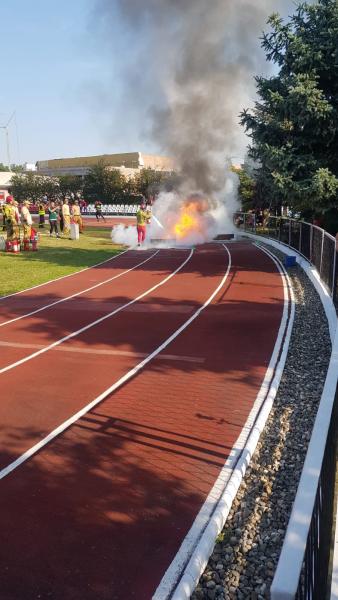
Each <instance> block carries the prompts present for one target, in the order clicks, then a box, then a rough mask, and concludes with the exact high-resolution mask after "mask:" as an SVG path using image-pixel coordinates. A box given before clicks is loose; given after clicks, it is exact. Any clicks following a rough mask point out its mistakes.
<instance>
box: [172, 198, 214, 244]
mask: <svg viewBox="0 0 338 600" xmlns="http://www.w3.org/2000/svg"><path fill="white" fill-rule="evenodd" d="M207 210H208V203H207V201H201V199H200V198H199V199H191V200H187V201H186V202H185V203H184V204H183V205H182V206H181V208H180V212H179V218H178V221H176V222H175V224H174V226H173V233H174V236H175V237H176V239H178V240H182V239H184V238H187V237H189V236H190V235H192V234H196V233H197V234H198V233H200V234H203V232H204V223H203V214H204V213H205V212H206V211H207Z"/></svg>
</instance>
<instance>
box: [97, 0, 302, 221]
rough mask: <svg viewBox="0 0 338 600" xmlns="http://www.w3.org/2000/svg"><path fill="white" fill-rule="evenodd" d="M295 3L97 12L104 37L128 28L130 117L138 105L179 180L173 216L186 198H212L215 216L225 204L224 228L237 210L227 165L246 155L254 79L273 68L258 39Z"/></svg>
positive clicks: (121, 0)
mask: <svg viewBox="0 0 338 600" xmlns="http://www.w3.org/2000/svg"><path fill="white" fill-rule="evenodd" d="M290 5H291V2H290V3H289V2H287V1H286V0H236V2H234V0H100V2H99V4H98V12H97V15H99V16H100V19H101V24H103V29H102V30H104V31H105V32H106V35H107V34H108V35H109V34H110V35H111V32H112V29H113V28H114V24H116V22H118V23H119V24H121V23H122V26H123V32H124V38H125V46H124V49H123V59H122V61H121V62H122V64H123V80H124V83H125V95H124V111H125V112H126V113H128V112H129V113H130V114H132V113H133V112H134V110H135V106H136V107H137V111H138V115H139V127H141V123H142V122H143V121H144V120H147V122H148V124H149V127H148V132H149V135H150V137H151V138H152V140H154V141H155V142H156V144H157V147H158V148H159V149H160V151H161V152H162V153H165V154H166V155H168V156H171V157H173V159H174V160H175V163H176V166H177V170H178V171H179V172H180V173H181V176H182V177H181V185H180V187H179V189H178V190H177V192H178V195H176V196H175V203H174V210H177V207H178V206H179V198H180V197H182V198H184V196H185V195H187V194H189V193H200V194H202V195H204V196H207V197H208V198H209V199H210V208H211V209H212V210H213V211H214V212H215V211H216V213H217V209H218V208H219V204H220V203H223V204H224V201H225V203H226V204H227V207H228V210H227V211H223V215H224V216H223V218H222V219H221V217H220V216H219V215H218V221H219V222H220V221H221V223H220V225H219V228H220V229H224V224H225V222H226V219H227V217H226V212H227V213H231V212H233V211H234V210H235V209H236V184H235V183H234V181H233V176H232V175H231V174H230V173H229V171H228V172H227V170H226V163H228V164H230V162H231V161H232V162H235V163H236V162H237V163H238V162H239V160H240V159H239V157H243V156H244V153H245V148H246V146H247V143H248V140H247V138H246V137H245V134H244V132H243V130H242V128H241V126H240V125H239V113H240V111H241V110H242V109H243V108H244V107H247V106H250V105H252V103H253V101H254V98H255V81H254V75H256V74H260V73H263V72H265V73H266V71H267V70H268V67H267V64H266V61H265V56H264V53H263V51H262V50H261V48H260V42H259V37H260V35H261V33H262V31H263V29H264V27H265V24H266V20H267V17H268V16H269V15H270V14H271V13H272V12H276V11H277V10H278V9H280V8H283V9H284V11H285V10H287V8H288V7H289V6H290ZM112 43H113V42H112ZM142 111H143V113H142ZM142 116H143V118H142ZM163 205H164V206H166V205H168V197H166V198H164V199H163ZM219 212H220V211H218V213H219ZM221 212H222V211H221ZM228 220H229V221H230V219H228Z"/></svg>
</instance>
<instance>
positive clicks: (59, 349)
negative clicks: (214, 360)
mask: <svg viewBox="0 0 338 600" xmlns="http://www.w3.org/2000/svg"><path fill="white" fill-rule="evenodd" d="M2 346H4V347H5V348H27V349H29V350H39V349H40V348H44V346H43V345H42V344H21V343H20V342H2V341H0V347H2ZM55 351H56V352H73V353H74V354H94V355H97V356H126V357H130V358H145V357H146V356H148V355H147V354H146V353H145V352H128V351H127V350H106V349H104V348H97V349H95V348H82V347H79V346H70V347H68V346H58V347H57V348H55ZM157 358H158V359H159V360H174V361H180V362H191V363H200V364H202V363H204V362H205V358H199V357H198V356H180V355H178V354H162V355H161V356H158V357H157Z"/></svg>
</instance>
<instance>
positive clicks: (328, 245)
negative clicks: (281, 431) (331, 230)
mask: <svg viewBox="0 0 338 600" xmlns="http://www.w3.org/2000/svg"><path fill="white" fill-rule="evenodd" d="M234 221H235V224H236V226H237V227H238V228H239V229H241V230H244V231H246V232H251V233H255V234H257V235H260V236H264V237H268V238H272V239H274V240H277V241H279V242H281V243H283V244H286V245H287V246H289V247H290V248H293V249H294V250H296V251H297V252H299V253H300V254H301V255H302V256H303V257H304V258H306V259H307V260H308V261H309V263H311V264H312V265H313V266H314V267H315V268H316V269H317V271H318V274H319V276H320V278H321V280H322V282H323V283H324V284H325V287H326V289H327V290H328V292H329V293H330V295H331V297H332V299H333V301H334V303H335V307H336V311H338V302H337V300H338V268H337V264H338V261H337V241H336V239H335V238H334V237H333V236H331V235H330V234H328V233H327V232H325V231H324V230H323V229H321V228H320V227H317V226H316V225H312V224H310V223H305V222H303V221H298V220H296V219H289V218H283V217H270V216H269V217H267V218H265V220H264V221H263V223H260V224H259V225H258V224H257V223H256V218H255V215H253V214H250V213H249V214H245V213H236V215H235V216H234ZM333 344H334V345H333V355H332V356H335V357H336V358H335V359H334V361H333V364H331V366H330V367H329V372H328V378H327V380H326V383H325V388H324V392H323V396H322V399H321V403H320V407H319V410H318V415H317V419H316V423H315V426H314V430H313V433H312V436H311V441H310V444H309V449H308V453H307V457H306V461H305V465H304V468H303V472H302V477H301V481H300V484H299V487H298V491H297V496H296V499H295V502H294V507H293V511H292V514H291V517H290V522H289V525H288V530H287V533H286V538H285V541H284V545H283V549H282V553H281V557H280V560H279V564H278V568H277V572H276V575H275V578H274V581H273V584H272V588H271V598H272V600H326V599H327V598H328V597H329V559H330V543H331V540H332V525H333V511H334V493H335V475H336V453H337V438H338V388H337V387H336V386H337V372H338V364H337V345H338V334H337V333H336V337H335V340H334V342H333ZM325 390H326V391H325ZM334 390H336V394H334ZM334 395H335V400H334V402H333V404H332V401H331V400H330V398H333V397H334ZM331 409H332V410H331Z"/></svg>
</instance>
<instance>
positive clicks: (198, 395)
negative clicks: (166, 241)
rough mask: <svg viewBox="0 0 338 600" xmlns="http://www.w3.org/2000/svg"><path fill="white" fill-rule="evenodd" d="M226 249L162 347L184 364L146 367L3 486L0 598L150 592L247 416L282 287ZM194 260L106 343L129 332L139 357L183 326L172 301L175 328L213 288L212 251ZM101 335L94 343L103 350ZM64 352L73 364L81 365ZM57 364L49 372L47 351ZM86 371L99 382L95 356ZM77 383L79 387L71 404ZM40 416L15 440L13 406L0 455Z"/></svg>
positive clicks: (258, 264)
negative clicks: (227, 263) (224, 278)
mask: <svg viewBox="0 0 338 600" xmlns="http://www.w3.org/2000/svg"><path fill="white" fill-rule="evenodd" d="M231 253H232V259H233V268H232V270H231V273H230V276H229V280H228V282H227V284H226V285H225V287H224V289H223V290H221V292H220V293H219V294H218V296H217V297H216V298H215V299H214V301H213V303H212V304H211V305H210V306H209V307H208V308H207V309H206V310H205V311H203V312H202V313H201V315H200V317H199V318H198V319H197V320H196V321H194V322H193V323H192V324H191V326H190V327H189V328H188V329H187V330H186V331H185V332H184V333H182V334H181V336H180V337H179V338H177V340H175V341H174V342H173V343H172V344H171V345H170V346H169V348H167V349H166V350H165V352H169V351H170V354H171V355H172V357H173V356H175V355H176V356H177V357H179V356H180V355H181V356H182V355H184V356H185V357H188V356H190V357H191V359H194V360H193V361H191V362H189V361H187V360H180V359H179V358H177V360H176V361H174V360H172V359H171V360H158V361H153V362H152V363H150V364H149V366H148V367H146V368H145V369H144V370H143V371H142V373H141V374H140V375H139V376H138V377H136V378H134V379H133V380H131V381H130V382H129V383H128V384H126V385H125V386H124V387H123V388H121V389H120V390H118V391H117V392H115V394H113V395H112V396H111V397H110V398H108V399H107V400H106V401H104V402H102V404H100V405H99V406H98V407H96V409H94V410H93V411H92V412H91V413H89V414H87V415H86V416H85V417H83V418H82V419H81V420H80V421H79V422H78V423H76V424H75V425H74V426H73V427H72V428H71V429H69V430H68V431H67V432H66V433H64V434H63V435H62V436H60V437H59V438H58V439H57V440H55V441H54V442H53V443H51V444H50V445H49V446H48V447H46V449H45V450H44V451H42V452H40V454H38V455H36V456H35V457H34V458H33V459H31V460H30V461H29V462H27V463H25V464H24V465H23V466H21V467H20V468H19V469H18V470H17V471H15V472H14V473H12V474H11V475H10V476H8V477H7V478H5V479H4V480H2V481H1V487H2V493H1V495H0V523H1V529H2V539H3V544H2V545H1V546H0V565H2V568H1V572H0V573H1V575H0V586H1V590H2V600H19V599H20V600H22V598H25V600H31V599H33V598H34V599H35V598H37V597H38V595H39V594H40V597H41V598H52V600H59V599H60V600H61V598H62V599H63V600H79V599H81V600H94V598H95V600H97V598H100V599H102V600H105V599H108V598H109V599H112V598H114V599H116V600H117V599H118V600H120V599H121V600H122V598H123V599H124V598H126V597H128V598H129V597H135V598H138V599H140V600H142V599H144V600H149V599H150V598H151V596H152V594H153V593H154V591H155V589H156V587H157V585H158V583H159V581H160V579H161V577H162V575H163V574H164V571H165V569H166V568H167V567H168V565H169V564H170V562H171V560H172V559H173V557H174V555H175V553H176V552H177V550H178V548H179V546H180V543H181V541H182V539H183V538H184V537H185V535H186V533H187V531H188V530H189V528H190V526H191V524H192V522H193V520H194V517H195V515H196V514H197V512H198V511H199V509H200V507H201V505H202V504H203V502H204V500H205V497H206V495H207V493H208V492H209V490H210V488H211V486H212V484H213V483H214V481H215V479H216V478H217V476H218V474H219V472H220V469H221V468H222V466H223V464H224V462H225V460H226V458H227V457H228V455H229V452H230V450H231V447H232V446H233V444H234V443H235V441H236V439H237V437H238V435H239V433H240V431H241V429H242V427H243V425H244V423H245V421H246V419H247V416H248V413H249V411H250V409H251V407H252V405H253V402H254V400H255V398H256V395H257V392H258V390H259V387H260V385H261V383H262V380H263V378H264V374H265V371H266V368H267V365H268V363H269V359H270V356H271V353H272V350H273V346H274V343H275V340H276V336H277V332H278V328H279V324H280V320H281V314H282V309H283V287H282V282H281V278H280V275H279V274H277V273H276V272H275V266H274V265H273V263H272V261H271V260H270V259H269V258H268V257H267V256H266V255H264V254H263V253H262V252H260V251H259V250H258V249H257V248H255V247H253V246H251V245H250V244H243V243H242V244H231ZM194 259H195V263H194V265H193V264H191V263H189V269H186V272H185V274H184V276H183V274H180V278H181V280H180V281H179V280H178V279H179V278H178V277H175V278H174V280H171V281H170V282H169V283H168V284H167V285H166V289H165V295H164V290H163V289H161V288H160V289H159V290H157V291H156V292H155V294H154V297H152V298H151V299H149V300H148V301H147V302H143V303H141V304H142V305H143V307H144V311H143V312H141V311H136V310H135V311H134V313H133V311H130V315H129V318H130V320H129V319H128V325H129V327H130V329H134V328H135V330H136V329H137V330H138V331H139V333H138V334H137V333H136V331H133V332H132V334H131V338H130V337H129V334H130V332H129V327H128V330H126V329H124V328H123V323H122V324H121V328H117V330H116V329H114V342H113V343H114V345H116V344H118V345H119V344H121V342H122V343H123V342H124V341H125V340H126V339H127V338H128V344H130V341H131V340H132V343H133V345H134V347H135V349H136V348H137V349H138V351H141V352H142V351H145V352H147V351H149V347H150V346H151V340H152V342H153V343H154V342H155V343H156V342H157V335H156V334H155V333H154V330H156V329H157V328H161V329H162V328H163V329H162V336H163V334H164V335H165V334H166V331H168V329H170V328H172V327H173V326H175V325H177V323H179V322H181V321H182V313H181V312H180V310H181V309H182V307H184V309H185V310H186V311H187V313H186V314H185V315H184V319H183V320H186V318H187V316H188V314H189V313H188V310H187V309H188V307H191V306H192V305H193V306H194V308H195V307H196V306H197V305H198V304H200V302H201V295H202V294H201V289H202V288H204V286H205V285H206V286H208V285H209V280H210V279H213V280H214V288H215V287H216V283H218V282H219V280H220V273H219V272H218V271H219V270H220V255H219V250H214V249H213V247H210V249H208V248H202V249H200V251H198V252H197V253H196V256H194ZM196 261H197V262H196ZM207 265H208V266H209V267H211V266H212V268H213V271H214V272H213V274H212V275H209V274H208V271H207V270H206V266H207ZM216 265H217V266H216ZM223 265H224V256H223ZM197 267H198V268H197ZM223 268H224V266H223ZM202 282H203V285H201V283H202ZM209 287H210V288H211V286H209ZM205 292H206V290H205ZM161 294H162V295H161ZM207 296H208V294H207V292H206V293H205V297H207ZM202 300H203V298H202ZM122 316H124V318H125V315H123V313H121V315H120V317H122ZM161 316H162V318H160V317H161ZM163 316H165V319H163ZM120 317H119V319H116V321H120ZM140 319H141V321H142V327H141V331H140V327H139V322H140ZM169 321H170V324H171V327H168V326H167V324H168V322H169ZM124 325H126V323H125V324H124ZM101 333H102V337H101V338H99V336H98V335H97V332H96V333H95V337H96V342H97V344H95V348H96V347H98V348H102V347H107V346H108V345H109V344H108V340H107V338H105V337H104V334H103V332H101ZM115 333H117V334H118V335H117V338H116V341H115ZM121 335H123V337H122V339H121V338H120V336H121ZM159 337H161V336H159ZM88 341H89V340H82V344H86V343H87V344H88ZM109 347H111V346H109ZM65 354H66V353H64V354H62V353H61V352H60V357H61V356H64V355H65ZM74 355H75V356H74V358H73V359H72V360H73V361H75V363H76V361H79V360H80V362H81V361H82V360H83V359H82V358H81V357H80V358H79V356H78V355H76V353H75V352H74ZM81 356H83V355H81ZM39 360H40V359H39ZM105 360H107V356H106V357H105ZM54 361H56V363H55V362H54ZM54 361H52V362H51V363H50V364H51V365H54V364H55V365H56V367H58V366H59V362H58V361H59V358H57V357H56V352H55V353H54ZM95 362H96V358H95ZM78 364H79V363H78ZM83 367H84V368H83V369H82V373H86V376H87V372H86V365H83ZM96 367H97V369H98V370H99V372H100V373H102V376H103V370H102V366H101V363H100V358H99V357H98V358H97V363H96ZM114 367H115V365H114ZM22 368H23V367H22ZM114 371H115V369H114ZM17 377H18V375H17ZM18 378H19V377H18ZM20 378H22V382H23V381H24V380H25V372H22V373H21V374H20ZM50 378H51V373H50ZM54 381H55V380H54V379H52V382H53V383H54ZM101 383H102V386H101V388H103V384H104V381H101ZM110 383H111V378H110ZM85 385H86V381H81V382H78V386H77V390H78V392H80V390H81V395H82V396H84V395H85V394H86V393H87V389H86V388H85ZM63 391H65V392H66V391H67V390H66V389H65V390H63ZM55 392H56V390H55V389H54V391H53V390H51V391H50V394H49V397H48V398H45V399H44V404H45V405H49V404H51V403H52V402H54V401H55ZM53 393H54V396H53ZM20 400H21V397H20ZM65 401H66V403H70V402H72V403H74V398H72V397H71V395H68V397H67V398H65ZM8 408H9V407H8ZM37 410H38V409H37V408H36V409H35V410H34V411H33V413H34V414H27V417H26V419H27V426H26V431H24V430H22V428H20V425H19V426H18V427H17V431H16V433H15V431H14V418H15V416H18V414H19V411H18V410H16V413H17V415H15V410H14V409H13V410H12V420H13V421H12V426H13V431H12V438H11V439H12V450H10V449H9V447H8V445H7V444H5V446H4V445H3V444H1V446H2V454H3V458H4V455H5V454H7V455H8V456H7V459H10V458H11V456H12V455H13V448H14V446H15V445H17V451H20V449H21V446H22V444H21V442H22V437H23V434H24V435H26V434H27V435H28V436H29V432H30V431H31V430H32V429H33V430H34V429H36V417H37ZM40 410H43V406H42V402H41V408H40ZM20 412H21V411H20ZM2 418H3V416H2V415H1V422H2ZM29 420H30V421H31V423H30V424H29ZM35 433H36V432H35ZM32 540H33V541H32Z"/></svg>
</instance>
